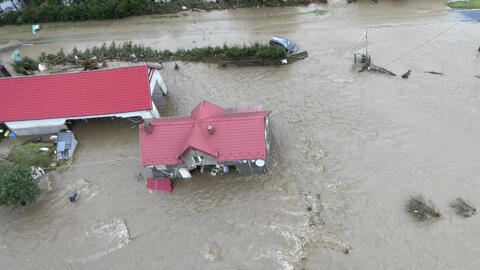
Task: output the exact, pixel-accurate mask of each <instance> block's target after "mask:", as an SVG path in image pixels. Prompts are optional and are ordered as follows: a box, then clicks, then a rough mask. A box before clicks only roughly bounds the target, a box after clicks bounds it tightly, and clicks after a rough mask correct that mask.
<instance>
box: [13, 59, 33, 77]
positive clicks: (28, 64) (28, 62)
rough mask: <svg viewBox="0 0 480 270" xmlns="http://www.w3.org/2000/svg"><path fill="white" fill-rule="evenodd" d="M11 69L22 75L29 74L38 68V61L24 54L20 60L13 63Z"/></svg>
mask: <svg viewBox="0 0 480 270" xmlns="http://www.w3.org/2000/svg"><path fill="white" fill-rule="evenodd" d="M12 66H13V70H15V72H17V73H20V74H23V75H31V74H33V72H34V71H35V70H38V61H37V60H35V59H32V58H30V57H28V56H25V57H23V58H22V60H20V61H15V62H14V63H13V64H12Z"/></svg>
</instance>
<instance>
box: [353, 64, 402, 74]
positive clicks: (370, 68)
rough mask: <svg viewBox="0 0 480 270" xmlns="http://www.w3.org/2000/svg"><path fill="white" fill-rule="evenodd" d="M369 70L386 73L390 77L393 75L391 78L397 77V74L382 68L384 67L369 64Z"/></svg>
mask: <svg viewBox="0 0 480 270" xmlns="http://www.w3.org/2000/svg"><path fill="white" fill-rule="evenodd" d="M363 70H364V69H362V71H363ZM367 70H368V71H374V72H380V73H385V74H388V75H391V76H397V74H395V73H393V72H391V71H390V70H387V69H385V68H382V67H379V66H375V65H374V64H369V65H368V66H367Z"/></svg>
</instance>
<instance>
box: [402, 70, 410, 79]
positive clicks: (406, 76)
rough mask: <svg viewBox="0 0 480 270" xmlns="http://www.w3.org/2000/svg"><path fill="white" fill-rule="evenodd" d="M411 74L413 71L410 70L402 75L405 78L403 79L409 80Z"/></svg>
mask: <svg viewBox="0 0 480 270" xmlns="http://www.w3.org/2000/svg"><path fill="white" fill-rule="evenodd" d="M411 72H412V71H411V70H410V69H409V70H408V71H407V72H406V73H405V74H403V75H402V78H403V79H407V78H408V76H410V73H411Z"/></svg>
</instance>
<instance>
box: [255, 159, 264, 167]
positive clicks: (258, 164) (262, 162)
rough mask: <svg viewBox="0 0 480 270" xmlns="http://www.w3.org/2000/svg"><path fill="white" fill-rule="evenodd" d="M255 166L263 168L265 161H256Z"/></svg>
mask: <svg viewBox="0 0 480 270" xmlns="http://www.w3.org/2000/svg"><path fill="white" fill-rule="evenodd" d="M255 165H257V166H258V167H263V166H265V160H263V159H257V161H255Z"/></svg>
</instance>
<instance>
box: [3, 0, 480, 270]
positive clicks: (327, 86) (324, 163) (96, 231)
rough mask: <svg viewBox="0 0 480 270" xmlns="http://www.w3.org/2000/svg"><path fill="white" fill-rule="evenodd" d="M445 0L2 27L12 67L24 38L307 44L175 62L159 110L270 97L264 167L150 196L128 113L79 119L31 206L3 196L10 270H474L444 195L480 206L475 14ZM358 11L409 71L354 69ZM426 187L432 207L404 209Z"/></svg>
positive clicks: (471, 223)
mask: <svg viewBox="0 0 480 270" xmlns="http://www.w3.org/2000/svg"><path fill="white" fill-rule="evenodd" d="M443 2H444V1H432V0H428V1H413V0H406V1H382V0H380V1H379V3H378V4H377V5H370V4H368V1H361V2H360V3H359V4H357V5H346V4H341V3H338V4H331V5H329V6H327V8H328V13H327V14H326V15H323V16H317V15H314V14H312V13H309V11H312V10H313V9H315V8H321V7H324V6H309V7H296V8H276V9H263V8H261V9H238V10H227V11H212V12H208V13H192V12H187V13H184V14H183V13H181V14H177V15H174V16H164V17H162V16H153V17H152V16H144V17H135V18H129V19H125V20H120V21H101V22H82V23H59V24H49V25H47V27H46V29H45V30H43V31H41V32H39V33H38V34H37V35H32V34H31V33H29V31H30V27H29V26H15V27H12V26H8V27H1V28H0V50H1V54H0V59H1V60H2V61H3V62H4V63H7V62H8V57H9V55H10V54H11V52H12V51H13V50H14V48H20V49H19V50H20V52H21V54H22V55H30V56H38V54H39V53H40V52H42V51H46V52H51V53H53V52H56V51H57V50H58V49H59V48H61V47H63V48H64V49H65V50H70V49H71V48H73V46H77V47H79V48H85V47H86V46H92V45H99V44H101V43H102V42H110V41H112V40H115V41H117V42H121V41H128V40H133V41H134V42H135V43H142V44H144V45H148V46H153V47H155V48H158V49H176V48H179V47H184V48H193V47H195V46H204V45H222V44H224V43H228V44H233V43H237V44H243V43H250V42H254V41H259V42H266V41H267V40H268V38H269V37H270V36H271V35H273V34H275V35H280V36H285V37H288V38H291V39H293V40H295V41H296V42H297V43H298V44H299V46H300V48H301V50H307V51H308V53H309V57H308V58H307V59H305V60H303V61H299V62H296V63H294V64H292V65H288V66H282V67H253V68H232V67H228V68H225V69H223V68H219V67H217V66H216V65H209V64H202V63H196V64H195V63H179V65H180V69H179V70H178V71H176V70H174V68H173V63H166V64H165V67H166V70H165V71H164V73H163V74H164V78H165V79H166V82H167V85H168V87H169V90H170V93H169V97H168V99H167V100H165V101H164V102H162V103H161V104H158V105H159V109H160V112H161V114H162V115H164V116H172V115H185V114H188V113H189V112H190V111H191V110H192V109H193V108H194V107H195V105H196V104H197V103H198V102H199V101H200V100H202V99H208V100H209V101H211V102H214V103H216V104H218V105H220V106H223V107H234V106H250V105H258V104H263V105H264V107H266V108H267V109H270V110H272V115H271V123H272V128H273V134H274V143H273V147H272V149H273V151H272V155H271V160H272V162H271V167H270V172H269V173H268V174H267V175H258V176H246V177H245V176H240V175H238V174H235V173H230V174H228V175H224V176H222V177H209V176H208V175H201V174H196V175H194V177H193V178H192V179H186V180H179V181H176V182H175V191H174V192H173V193H172V194H167V193H163V192H151V191H149V190H147V189H146V188H145V178H146V177H149V176H151V172H150V171H149V170H147V169H144V168H142V166H141V165H140V160H139V145H138V130H137V129H136V128H135V124H134V123H132V122H130V121H129V120H113V121H112V120H110V119H102V120H94V121H90V120H89V121H88V122H87V123H78V124H77V125H75V127H74V131H75V133H76V134H77V137H78V140H79V147H78V148H77V152H76V153H75V158H74V162H73V164H72V166H71V167H69V168H68V169H66V170H64V171H62V172H53V173H52V174H50V175H48V177H47V178H46V179H44V180H43V181H42V194H41V196H40V197H39V199H38V201H37V202H36V203H34V204H32V205H27V206H25V207H16V208H7V207H2V208H0V261H1V265H2V267H1V269H299V270H300V269H365V270H367V269H477V268H478V265H479V264H480V258H479V257H478V254H479V252H480V245H479V244H478V243H479V242H480V239H479V238H480V236H478V235H477V231H476V229H478V228H480V217H479V216H474V217H472V218H469V219H465V218H460V217H458V216H456V215H455V213H454V211H453V209H451V208H450V207H449V206H448V205H449V203H450V202H451V201H452V200H454V199H455V198H456V197H459V196H464V197H466V198H469V199H470V200H471V201H472V202H473V203H474V204H476V205H477V206H480V200H479V199H478V196H477V195H478V192H480V181H479V180H480V178H479V177H480V174H479V172H480V156H479V153H480V121H479V120H478V119H479V118H480V79H478V78H477V77H475V76H474V75H480V54H479V53H478V52H477V49H478V47H479V46H480V24H478V23H474V22H468V21H462V20H459V19H458V18H457V16H454V15H452V13H451V12H450V11H449V9H448V8H446V7H445V5H444V3H443ZM365 25H368V26H369V32H368V34H369V39H370V43H369V49H370V50H371V53H372V61H373V63H374V64H376V65H379V66H383V67H385V68H387V69H389V70H391V71H392V72H395V73H397V74H400V75H401V74H403V73H404V72H406V71H407V70H409V69H410V70H412V73H411V75H410V77H409V78H408V79H406V80H405V79H402V78H401V77H400V76H397V77H390V76H387V75H384V74H374V73H358V72H357V70H358V67H354V66H353V53H354V52H356V51H360V50H363V49H364V43H363V32H364V28H365ZM22 44H23V45H25V44H27V46H22ZM29 44H32V45H29ZM425 71H436V72H441V73H443V74H444V75H443V76H441V75H434V74H431V73H425ZM2 144H4V143H2ZM72 190H78V191H79V194H80V195H79V196H80V198H79V201H78V202H77V203H75V204H71V203H70V202H69V201H68V199H67V194H69V192H71V191H72ZM417 192H420V193H423V194H424V195H425V196H426V197H428V198H431V199H432V200H433V201H434V202H436V204H437V206H438V207H439V208H440V210H441V212H442V214H443V217H442V218H441V219H440V220H438V221H435V222H424V223H419V222H416V221H415V220H413V219H412V218H411V217H410V216H409V215H408V214H407V213H406V212H405V210H404V209H405V204H406V200H407V199H408V197H409V196H410V195H412V194H415V193H417ZM347 252H348V254H345V253H347Z"/></svg>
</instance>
